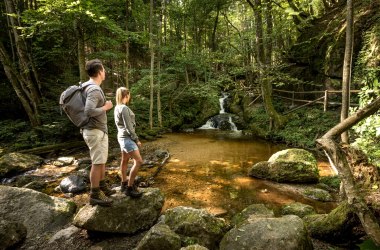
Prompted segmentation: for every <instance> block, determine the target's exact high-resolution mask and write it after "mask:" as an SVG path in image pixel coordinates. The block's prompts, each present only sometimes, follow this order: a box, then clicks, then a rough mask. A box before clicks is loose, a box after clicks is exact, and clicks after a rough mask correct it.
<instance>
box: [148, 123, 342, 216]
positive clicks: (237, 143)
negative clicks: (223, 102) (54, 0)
mask: <svg viewBox="0 0 380 250" xmlns="http://www.w3.org/2000/svg"><path fill="white" fill-rule="evenodd" d="M159 143H160V145H165V146H166V148H167V150H169V152H170V153H171V158H170V161H169V163H168V164H167V165H165V167H164V168H163V170H162V171H161V173H160V174H159V175H158V176H157V178H156V183H155V186H156V187H159V188H160V189H161V190H162V191H163V193H164V194H165V197H166V203H165V205H164V209H167V208H170V207H175V206H179V205H183V206H192V207H196V208H205V209H207V210H208V211H210V212H212V213H214V214H223V215H225V216H227V217H229V216H231V215H233V214H235V213H237V212H240V211H241V210H243V209H244V208H245V207H247V206H248V205H250V204H253V203H264V204H266V205H267V206H268V207H269V208H271V209H273V210H275V212H278V210H279V208H280V207H281V206H282V205H285V204H288V203H291V202H295V201H298V202H302V203H305V204H309V205H312V206H313V207H315V209H316V210H317V212H319V213H324V212H329V211H330V210H331V209H333V208H334V207H335V204H334V203H331V202H330V203H329V202H318V201H314V200H311V199H308V198H304V197H303V196H301V195H299V194H297V193H296V192H290V191H289V189H285V188H284V186H282V185H280V184H277V183H273V182H270V181H266V180H260V179H255V178H251V177H248V176H247V172H248V170H249V168H250V167H251V166H252V164H255V163H257V162H259V161H266V160H268V159H269V157H270V156H271V155H272V154H274V153H275V152H277V151H280V150H282V149H284V148H285V146H283V145H275V144H272V143H268V142H266V141H264V140H260V139H253V138H252V137H247V136H242V135H241V134H239V133H236V132H231V131H217V130H212V131H196V132H193V133H178V134H175V133H174V134H167V135H165V136H164V138H161V139H160V140H159ZM324 168H325V170H324V174H325V175H326V174H328V165H327V166H324Z"/></svg>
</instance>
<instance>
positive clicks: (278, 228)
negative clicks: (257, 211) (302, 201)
mask: <svg viewBox="0 0 380 250" xmlns="http://www.w3.org/2000/svg"><path fill="white" fill-rule="evenodd" d="M229 249H239V250H245V249H247V250H248V249H286V250H292V249H294V250H301V249H313V245H312V242H311V240H310V237H309V236H308V233H307V230H306V227H305V226H304V224H303V221H302V219H301V218H299V217H298V216H295V215H286V216H284V217H280V218H268V217H250V218H249V219H248V220H247V221H246V222H245V223H242V224H241V225H240V226H237V227H234V228H233V229H231V230H230V231H229V232H228V233H226V234H225V236H224V237H223V239H222V241H221V243H220V250H229Z"/></svg>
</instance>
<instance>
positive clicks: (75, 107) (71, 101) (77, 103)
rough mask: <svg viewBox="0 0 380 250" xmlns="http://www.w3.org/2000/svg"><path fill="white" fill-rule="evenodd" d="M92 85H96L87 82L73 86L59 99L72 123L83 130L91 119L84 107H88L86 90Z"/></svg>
mask: <svg viewBox="0 0 380 250" xmlns="http://www.w3.org/2000/svg"><path fill="white" fill-rule="evenodd" d="M90 85H95V84H94V83H92V82H86V83H84V84H81V83H80V84H79V85H72V86H70V87H68V88H67V89H66V90H65V91H63V92H62V94H61V97H60V98H59V105H60V106H61V110H62V109H63V111H65V113H66V115H67V116H68V117H69V119H70V121H72V122H73V123H74V125H75V126H77V127H79V128H81V127H83V126H84V125H86V124H87V123H88V122H89V120H90V117H88V116H87V115H86V114H85V113H84V107H85V105H86V92H85V90H86V88H87V87H88V86H90Z"/></svg>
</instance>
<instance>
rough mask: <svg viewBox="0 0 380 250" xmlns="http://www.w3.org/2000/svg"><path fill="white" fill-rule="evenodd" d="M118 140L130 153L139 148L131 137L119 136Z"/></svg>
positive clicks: (121, 147) (122, 149) (124, 150)
mask: <svg viewBox="0 0 380 250" xmlns="http://www.w3.org/2000/svg"><path fill="white" fill-rule="evenodd" d="M117 140H118V142H119V144H120V149H121V151H123V152H126V153H129V152H132V151H135V150H138V149H139V147H138V146H137V144H136V142H134V141H133V140H132V139H131V138H118V139H117Z"/></svg>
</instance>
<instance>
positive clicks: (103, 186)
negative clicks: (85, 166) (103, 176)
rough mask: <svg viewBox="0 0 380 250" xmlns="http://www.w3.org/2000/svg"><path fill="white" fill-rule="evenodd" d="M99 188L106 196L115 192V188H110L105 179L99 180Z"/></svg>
mask: <svg viewBox="0 0 380 250" xmlns="http://www.w3.org/2000/svg"><path fill="white" fill-rule="evenodd" d="M99 188H100V190H101V191H103V193H104V194H105V195H106V196H111V195H113V194H115V193H116V191H115V190H113V189H110V188H109V187H108V186H107V184H106V181H105V180H101V181H100V183H99Z"/></svg>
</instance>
